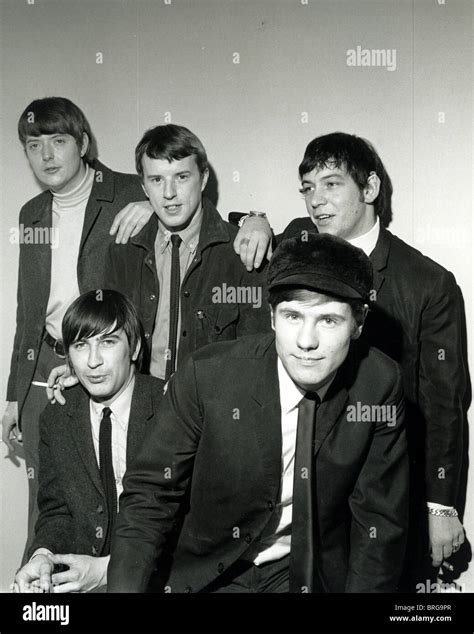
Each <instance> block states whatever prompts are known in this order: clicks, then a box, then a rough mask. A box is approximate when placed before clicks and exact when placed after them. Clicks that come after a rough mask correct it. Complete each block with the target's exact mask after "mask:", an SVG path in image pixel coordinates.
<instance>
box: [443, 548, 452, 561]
mask: <svg viewBox="0 0 474 634" xmlns="http://www.w3.org/2000/svg"><path fill="white" fill-rule="evenodd" d="M452 554H453V545H452V544H448V545H445V546H443V559H449V558H450V557H451V555H452Z"/></svg>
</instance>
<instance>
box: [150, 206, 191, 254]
mask: <svg viewBox="0 0 474 634" xmlns="http://www.w3.org/2000/svg"><path fill="white" fill-rule="evenodd" d="M201 225H202V204H201V207H200V209H199V211H197V212H196V213H195V214H194V217H193V218H192V220H191V222H190V223H189V225H188V226H187V227H186V228H185V229H182V230H181V231H176V232H173V231H169V230H168V229H166V227H164V225H163V224H162V223H161V221H160V220H158V233H157V236H156V241H157V244H158V245H159V249H160V252H161V253H164V251H165V249H166V247H167V246H168V244H169V242H170V238H171V234H172V233H177V234H178V235H179V236H180V238H181V240H182V241H183V244H184V246H185V247H186V248H187V249H188V251H189V252H190V253H192V254H194V253H195V252H196V249H197V246H198V243H199V234H200V233H201Z"/></svg>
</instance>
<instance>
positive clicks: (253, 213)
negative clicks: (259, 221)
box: [238, 211, 267, 227]
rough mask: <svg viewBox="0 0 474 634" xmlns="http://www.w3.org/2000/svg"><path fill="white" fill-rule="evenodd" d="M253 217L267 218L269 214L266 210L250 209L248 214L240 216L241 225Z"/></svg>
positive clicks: (239, 223)
mask: <svg viewBox="0 0 474 634" xmlns="http://www.w3.org/2000/svg"><path fill="white" fill-rule="evenodd" d="M252 217H256V218H266V217H267V214H266V213H265V212H264V211H249V212H248V214H247V215H245V216H242V218H240V220H239V222H238V225H239V227H241V226H242V225H243V224H244V222H245V221H246V220H247V218H252Z"/></svg>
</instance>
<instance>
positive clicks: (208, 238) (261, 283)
mask: <svg viewBox="0 0 474 634" xmlns="http://www.w3.org/2000/svg"><path fill="white" fill-rule="evenodd" d="M157 231H158V219H157V217H156V215H155V216H153V217H152V218H151V219H150V221H149V222H148V224H147V225H146V226H145V227H144V228H143V229H142V230H141V232H140V233H139V234H138V235H137V236H135V237H134V238H131V240H129V242H128V243H127V244H111V245H110V248H109V252H108V258H107V264H106V275H105V278H106V284H107V286H108V287H110V288H115V289H116V290H118V291H120V292H122V293H124V295H126V296H127V297H128V298H129V299H130V300H131V301H132V302H133V303H134V304H135V306H136V308H137V310H138V311H139V315H140V319H141V321H142V323H143V326H144V329H145V338H146V341H147V342H148V348H149V349H148V352H150V350H151V343H152V336H151V335H152V332H153V328H154V325H155V318H156V312H157V309H158V301H159V295H160V288H159V283H158V277H157V272H156V264H155V238H156V234H157ZM236 233H237V229H236V228H235V227H233V226H232V225H230V224H229V223H227V222H225V221H224V220H222V218H221V216H220V214H219V212H218V211H217V209H216V208H215V207H214V205H213V204H212V203H211V201H210V200H209V199H207V198H204V199H203V218H202V226H201V232H200V235H199V244H198V247H197V250H196V256H195V258H194V260H193V262H192V263H191V265H190V266H189V268H188V270H187V271H186V275H185V277H184V279H183V281H182V284H181V297H180V305H181V331H180V338H179V349H178V367H179V365H180V364H181V362H182V360H183V359H184V358H185V357H186V356H187V355H188V354H189V353H191V352H194V351H195V350H198V349H199V348H202V346H204V345H206V344H208V343H213V342H217V341H228V340H230V339H235V338H236V337H240V336H242V335H248V334H253V333H255V332H268V331H269V330H270V312H269V308H268V304H267V300H266V271H265V267H263V268H262V269H260V270H259V271H252V272H250V273H249V272H248V271H247V270H246V268H245V267H244V265H243V264H242V262H241V260H240V257H239V256H238V255H237V254H236V253H235V251H234V248H233V246H232V244H233V240H234V238H235V235H236ZM224 284H225V285H226V288H227V289H230V288H237V287H238V288H241V289H242V288H246V289H249V290H250V291H252V292H255V291H254V290H253V289H257V290H259V291H260V297H259V299H260V302H261V306H260V307H259V308H257V307H255V306H254V305H253V304H252V303H246V302H241V303H239V302H236V301H216V300H218V299H219V297H218V295H217V293H216V290H215V289H221V288H222V287H223V285H224ZM224 298H225V299H226V300H227V299H228V298H231V296H230V295H228V294H227V293H224Z"/></svg>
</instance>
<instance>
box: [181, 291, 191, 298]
mask: <svg viewBox="0 0 474 634" xmlns="http://www.w3.org/2000/svg"><path fill="white" fill-rule="evenodd" d="M183 295H184V296H185V297H189V296H190V295H191V293H190V292H189V291H184V293H183Z"/></svg>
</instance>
